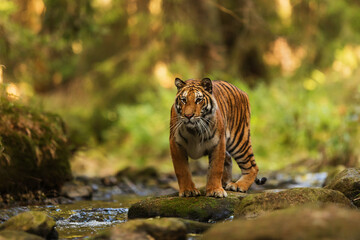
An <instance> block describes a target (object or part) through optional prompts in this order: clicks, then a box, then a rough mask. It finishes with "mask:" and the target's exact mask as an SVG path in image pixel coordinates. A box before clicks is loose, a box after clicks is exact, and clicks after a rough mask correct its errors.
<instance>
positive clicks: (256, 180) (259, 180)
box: [255, 177, 267, 185]
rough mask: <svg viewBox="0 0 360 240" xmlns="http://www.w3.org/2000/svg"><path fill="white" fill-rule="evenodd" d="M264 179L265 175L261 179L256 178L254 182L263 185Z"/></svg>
mask: <svg viewBox="0 0 360 240" xmlns="http://www.w3.org/2000/svg"><path fill="white" fill-rule="evenodd" d="M266 180H267V178H266V177H262V178H261V179H258V178H256V179H255V183H256V185H264V184H265V183H266Z"/></svg>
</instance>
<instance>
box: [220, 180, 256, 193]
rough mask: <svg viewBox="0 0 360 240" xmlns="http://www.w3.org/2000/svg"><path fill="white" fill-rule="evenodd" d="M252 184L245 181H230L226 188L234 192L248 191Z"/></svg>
mask: <svg viewBox="0 0 360 240" xmlns="http://www.w3.org/2000/svg"><path fill="white" fill-rule="evenodd" d="M249 187H250V186H247V184H245V183H243V182H234V183H233V182H230V183H228V184H227V185H226V187H225V189H226V190H229V191H234V192H242V193H246V192H247V190H248V189H249Z"/></svg>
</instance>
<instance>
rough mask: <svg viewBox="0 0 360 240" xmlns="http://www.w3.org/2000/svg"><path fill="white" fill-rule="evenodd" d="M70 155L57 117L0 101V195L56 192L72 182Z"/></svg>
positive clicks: (63, 131)
mask: <svg viewBox="0 0 360 240" xmlns="http://www.w3.org/2000/svg"><path fill="white" fill-rule="evenodd" d="M0 98H1V97H0ZM69 156H70V149H69V147H68V144H67V136H66V133H65V127H64V122H63V121H62V120H61V118H60V117H59V116H57V115H54V114H49V113H41V112H39V111H35V110H34V109H30V108H28V107H25V106H20V105H19V104H17V103H14V102H9V101H7V100H6V99H3V98H1V99H0V192H1V193H2V194H4V193H16V194H17V193H19V192H29V191H32V190H43V191H49V190H58V189H59V188H60V187H61V185H62V184H63V183H64V182H65V181H67V180H69V179H71V169H70V163H69Z"/></svg>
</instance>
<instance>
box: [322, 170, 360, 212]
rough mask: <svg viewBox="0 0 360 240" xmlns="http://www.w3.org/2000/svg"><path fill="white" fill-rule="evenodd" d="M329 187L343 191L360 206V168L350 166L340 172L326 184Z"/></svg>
mask: <svg viewBox="0 0 360 240" xmlns="http://www.w3.org/2000/svg"><path fill="white" fill-rule="evenodd" d="M325 188H327V189H333V190H337V191H340V192H342V193H343V194H344V195H345V196H346V197H348V198H349V199H350V200H351V201H353V203H354V204H355V205H356V206H357V207H360V169H359V168H348V169H345V170H343V171H342V172H340V173H338V174H337V175H336V176H335V177H334V178H333V179H332V180H330V182H329V183H328V184H327V185H326V186H325Z"/></svg>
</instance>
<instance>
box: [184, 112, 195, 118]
mask: <svg viewBox="0 0 360 240" xmlns="http://www.w3.org/2000/svg"><path fill="white" fill-rule="evenodd" d="M193 116H194V114H193V113H191V114H185V117H187V118H188V119H190V118H192V117H193Z"/></svg>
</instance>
